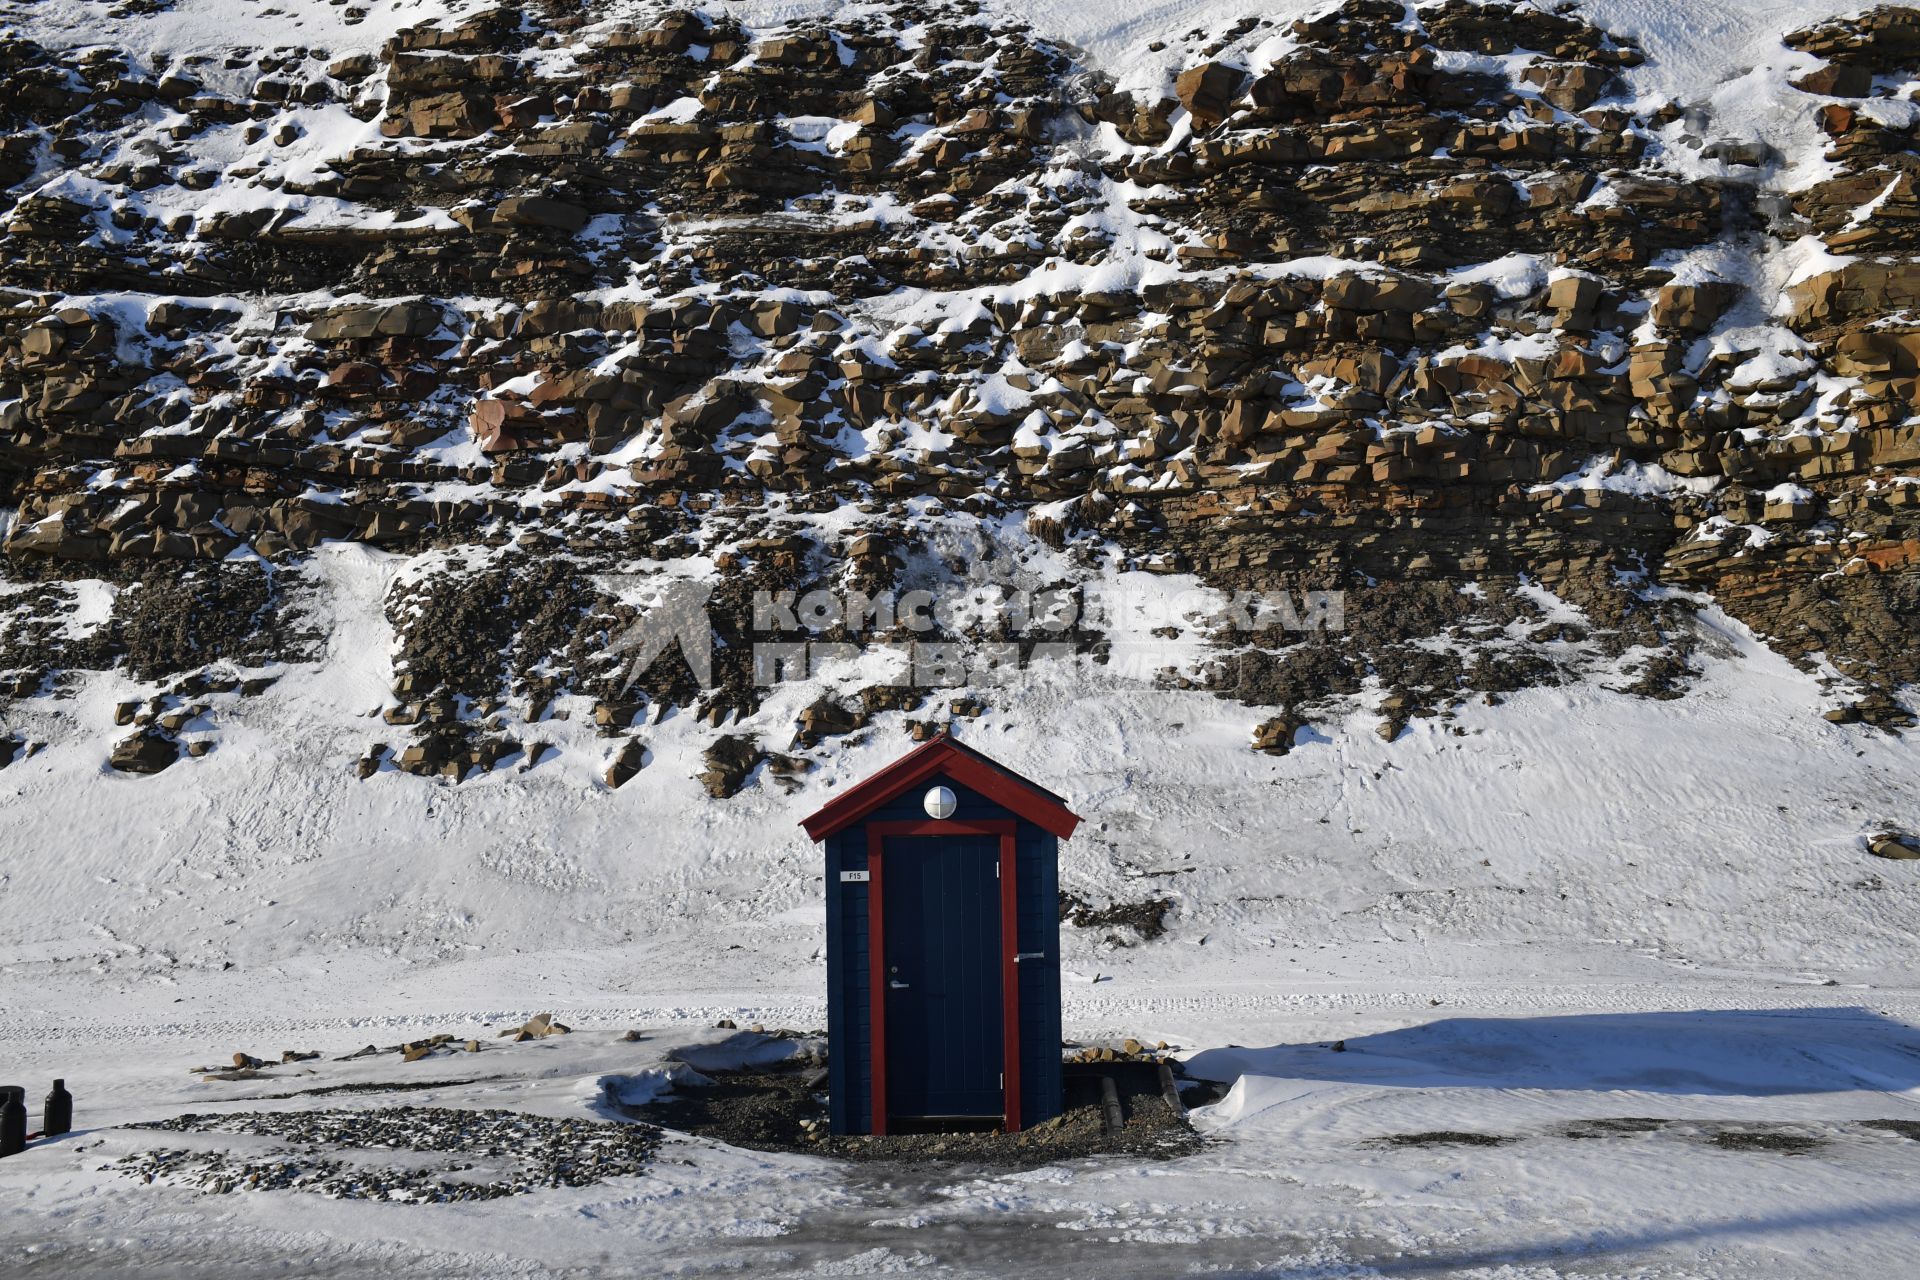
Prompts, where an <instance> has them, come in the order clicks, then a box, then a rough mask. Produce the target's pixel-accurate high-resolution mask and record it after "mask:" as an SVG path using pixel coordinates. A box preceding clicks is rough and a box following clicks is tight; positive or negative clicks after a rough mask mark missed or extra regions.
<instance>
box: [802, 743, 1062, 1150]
mask: <svg viewBox="0 0 1920 1280" xmlns="http://www.w3.org/2000/svg"><path fill="white" fill-rule="evenodd" d="M935 786H944V787H947V788H948V789H950V790H951V791H952V792H953V794H954V796H955V798H956V799H957V800H958V807H957V808H956V809H955V811H954V815H953V816H954V818H955V819H957V820H959V821H963V822H991V821H1005V820H1007V819H1009V818H1013V817H1014V815H1013V813H1011V812H1010V811H1008V810H1007V809H1004V808H1002V807H1001V806H999V805H997V804H995V803H993V801H991V800H988V799H987V798H986V797H985V796H982V795H980V794H979V793H978V792H976V791H971V790H969V789H968V788H966V787H964V786H962V785H961V784H959V783H958V782H955V781H954V780H953V779H952V778H949V777H947V776H946V775H945V774H936V775H935V776H934V777H931V778H929V779H927V780H926V781H925V782H923V783H921V784H920V785H918V786H916V787H914V788H912V789H911V790H910V791H909V792H908V793H907V794H905V795H902V796H900V797H899V798H898V799H896V800H893V801H891V802H889V803H888V804H886V805H883V806H881V807H880V808H878V809H875V810H874V811H873V812H872V813H870V814H868V815H867V816H866V818H864V819H863V820H861V821H860V822H857V823H855V824H854V825H853V826H851V827H848V828H847V829H846V830H844V831H841V832H837V833H836V834H834V835H831V836H828V837H827V839H826V842H825V846H826V895H827V1036H828V1058H827V1089H828V1093H829V1101H830V1112H829V1114H830V1119H831V1122H832V1126H833V1131H834V1132H835V1133H866V1132H869V1131H870V1130H871V1128H872V1119H873V1093H872V1084H873V1081H872V1063H873V1025H872V1018H871V1009H870V1006H869V1004H868V983H867V889H868V886H867V885H866V884H842V883H840V873H841V872H842V871H865V870H867V827H866V824H867V823H868V822H915V821H922V820H925V818H926V816H927V815H926V811H925V810H924V809H922V808H921V798H922V797H923V796H925V794H926V793H927V790H928V789H929V788H931V787H935ZM1014 874H1015V890H1016V893H1017V895H1018V902H1019V922H1020V923H1019V939H1018V946H1017V948H1016V949H1017V950H1019V951H1037V952H1040V953H1041V954H1042V955H1043V956H1044V957H1045V958H1044V959H1041V960H1029V961H1026V962H1024V963H1022V964H1020V965H1019V966H1018V970H1017V971H1018V973H1019V979H1020V1086H1021V1087H1020V1113H1021V1123H1022V1124H1023V1125H1024V1126H1027V1127H1031V1126H1033V1125H1036V1124H1039V1123H1040V1122H1041V1121H1043V1120H1050V1119H1052V1118H1053V1117H1054V1116H1057V1115H1059V1114H1060V1107H1061V1101H1062V1089H1063V1086H1062V1083H1061V1078H1060V865H1059V842H1058V841H1057V840H1055V839H1054V837H1053V836H1052V835H1050V834H1048V833H1047V832H1045V831H1043V830H1041V829H1040V828H1039V827H1036V826H1034V825H1033V824H1032V823H1030V822H1021V823H1019V826H1018V827H1017V828H1016V834H1015V842H1014ZM888 923H889V925H890V926H891V927H893V928H899V927H902V925H905V924H907V923H908V922H905V921H898V920H890V921H889V922H888Z"/></svg>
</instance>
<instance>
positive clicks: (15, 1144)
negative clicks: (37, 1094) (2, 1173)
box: [0, 1088, 27, 1156]
mask: <svg viewBox="0 0 1920 1280" xmlns="http://www.w3.org/2000/svg"><path fill="white" fill-rule="evenodd" d="M25 1093H26V1090H24V1089H17V1088H7V1089H0V1156H12V1155H18V1154H20V1153H21V1152H22V1151H25V1150H26V1149H27V1104H26V1102H25V1101H24V1100H23V1098H22V1095H24V1094H25Z"/></svg>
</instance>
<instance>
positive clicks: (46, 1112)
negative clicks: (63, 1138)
mask: <svg viewBox="0 0 1920 1280" xmlns="http://www.w3.org/2000/svg"><path fill="white" fill-rule="evenodd" d="M72 1130H73V1095H72V1094H70V1093H68V1092H67V1082H66V1081H65V1080H55V1081H54V1082H53V1091H52V1092H51V1093H49V1094H48V1095H47V1103H46V1106H44V1107H42V1108H41V1110H40V1132H41V1133H43V1134H45V1135H46V1136H47V1137H49V1138H52V1137H57V1136H58V1135H60V1134H63V1133H70V1132H72Z"/></svg>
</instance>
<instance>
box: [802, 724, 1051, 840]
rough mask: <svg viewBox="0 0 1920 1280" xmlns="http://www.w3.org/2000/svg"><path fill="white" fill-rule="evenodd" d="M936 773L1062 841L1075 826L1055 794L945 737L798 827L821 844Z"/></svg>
mask: <svg viewBox="0 0 1920 1280" xmlns="http://www.w3.org/2000/svg"><path fill="white" fill-rule="evenodd" d="M940 773H944V774H946V775H947V776H948V777H949V778H952V779H953V780H954V781H955V782H958V783H960V784H961V785H962V786H965V787H968V788H970V789H971V790H974V791H977V792H979V793H980V794H981V795H983V796H985V797H986V798H987V799H989V800H991V801H993V802H994V803H995V804H997V805H999V806H1000V807H1002V808H1004V809H1008V810H1011V811H1012V812H1013V813H1014V814H1015V815H1016V816H1017V817H1020V818H1024V819H1025V820H1026V821H1028V822H1031V823H1032V824H1033V825H1034V826H1036V827H1039V828H1040V829H1041V830H1042V831H1046V832H1048V833H1050V834H1052V835H1054V836H1057V837H1059V838H1060V839H1062V840H1065V839H1066V838H1067V837H1068V836H1071V835H1072V834H1073V829H1074V828H1075V827H1077V826H1079V825H1080V818H1079V815H1077V814H1075V813H1074V812H1073V811H1072V810H1070V809H1068V808H1067V802H1066V801H1064V800H1062V799H1061V798H1060V797H1059V796H1057V795H1055V794H1053V792H1051V791H1049V790H1047V789H1046V788H1045V787H1043V786H1041V785H1039V784H1038V783H1036V782H1032V781H1030V780H1028V779H1026V778H1023V777H1021V776H1020V775H1019V774H1017V773H1015V772H1014V771H1013V770H1011V769H1009V768H1007V767H1006V766H1005V765H1003V764H1001V763H1000V762H999V761H997V760H993V759H989V758H988V757H986V756H984V755H981V754H980V753H979V752H978V751H975V750H974V749H973V748H971V747H963V746H961V745H960V744H959V743H958V742H955V741H954V740H953V739H952V738H950V737H948V736H947V735H946V734H941V735H940V736H939V737H937V738H935V739H933V740H932V741H931V742H928V743H925V744H923V745H921V746H918V747H915V748H914V749H913V750H912V751H909V752H908V753H907V754H906V755H904V756H902V757H900V758H899V759H898V760H895V761H894V762H893V763H892V764H890V765H888V766H887V767H886V768H884V769H882V770H881V771H880V772H878V773H876V774H874V775H873V776H872V777H871V778H868V779H867V780H866V781H865V782H862V783H860V784H859V785H858V786H855V787H853V788H851V789H850V790H848V791H846V792H845V793H843V794H842V795H839V796H836V797H834V798H833V799H832V800H830V801H828V802H827V803H826V804H824V805H822V806H821V807H820V810H819V812H817V813H815V814H814V815H813V816H812V817H810V818H805V819H802V820H801V823H800V825H801V826H803V827H805V828H806V829H807V835H808V836H809V837H811V838H812V839H814V840H816V841H818V840H825V839H826V838H827V837H828V836H830V835H832V834H833V833H834V832H836V831H844V830H846V829H847V828H848V827H850V826H852V825H853V824H854V823H856V822H858V821H860V819H862V818H864V817H866V816H867V815H868V814H870V813H872V812H873V811H874V810H875V809H878V808H879V807H880V806H882V805H884V804H886V803H888V802H889V801H891V800H894V799H896V798H898V797H899V796H900V795H901V794H902V793H904V792H906V791H909V790H911V789H912V788H914V787H916V786H918V785H919V784H920V783H922V782H925V781H926V780H927V779H928V778H931V777H933V776H934V775H935V774H940Z"/></svg>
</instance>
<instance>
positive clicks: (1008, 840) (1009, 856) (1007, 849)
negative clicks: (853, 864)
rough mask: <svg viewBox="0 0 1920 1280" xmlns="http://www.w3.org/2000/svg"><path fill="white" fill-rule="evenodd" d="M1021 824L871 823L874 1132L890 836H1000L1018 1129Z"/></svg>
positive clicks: (883, 1073)
mask: <svg viewBox="0 0 1920 1280" xmlns="http://www.w3.org/2000/svg"><path fill="white" fill-rule="evenodd" d="M1018 828H1019V824H1018V823H1017V822H1013V821H1010V820H1005V819H996V820H994V821H990V822H958V821H955V820H953V819H951V818H940V819H931V818H929V819H925V820H920V821H913V822H869V823H868V824H867V1011H868V1016H869V1019H870V1022H871V1026H872V1034H873V1044H872V1054H871V1058H870V1067H871V1070H872V1079H873V1086H872V1087H873V1132H875V1133H885V1132H886V1131H887V986H886V967H887V966H886V958H887V948H886V939H887V929H886V900H887V899H886V893H885V891H884V890H885V885H886V880H885V863H886V859H885V858H883V857H882V856H881V854H882V853H883V852H884V850H885V846H886V839H887V837H888V836H999V837H1000V1024H1001V1028H1002V1030H1001V1070H1002V1071H1003V1072H1004V1074H1005V1076H1006V1084H1005V1085H1003V1086H1002V1088H1003V1090H1004V1095H1003V1096H1004V1101H1003V1103H1002V1106H1004V1107H1005V1108H1006V1123H1005V1131H1006V1132H1007V1133H1018V1132H1019V1131H1020V971H1019V966H1018V964H1017V963H1016V962H1015V960H1014V956H1015V955H1017V954H1018V952H1019V941H1020V937H1019V932H1020V895H1019V894H1018V892H1016V890H1015V886H1014V843H1015V842H1014V833H1015V832H1016V831H1017V830H1018Z"/></svg>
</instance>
